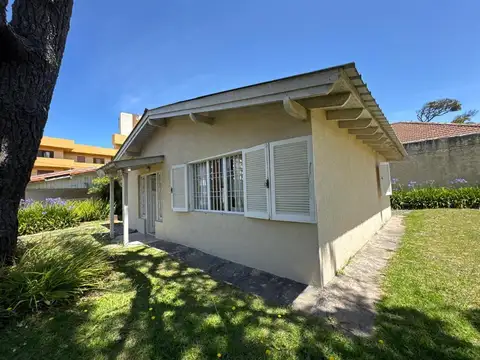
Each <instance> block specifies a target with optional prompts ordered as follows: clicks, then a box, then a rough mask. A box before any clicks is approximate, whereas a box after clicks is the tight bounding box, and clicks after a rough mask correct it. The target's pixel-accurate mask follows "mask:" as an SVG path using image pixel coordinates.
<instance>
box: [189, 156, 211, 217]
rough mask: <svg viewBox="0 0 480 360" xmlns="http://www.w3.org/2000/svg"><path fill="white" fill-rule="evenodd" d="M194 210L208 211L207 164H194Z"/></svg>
mask: <svg viewBox="0 0 480 360" xmlns="http://www.w3.org/2000/svg"><path fill="white" fill-rule="evenodd" d="M193 208H194V210H208V188H207V163H206V162H203V163H198V164H193Z"/></svg>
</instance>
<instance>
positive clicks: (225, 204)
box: [191, 154, 244, 213]
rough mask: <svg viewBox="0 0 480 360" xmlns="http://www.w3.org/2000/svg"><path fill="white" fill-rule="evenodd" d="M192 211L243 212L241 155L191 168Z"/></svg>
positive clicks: (197, 164)
mask: <svg viewBox="0 0 480 360" xmlns="http://www.w3.org/2000/svg"><path fill="white" fill-rule="evenodd" d="M191 169H192V180H193V184H192V185H193V186H192V187H193V191H192V193H193V194H192V195H193V209H194V210H209V211H219V212H238V213H243V210H244V205H243V167H242V154H235V155H230V156H226V157H221V158H218V159H212V160H207V161H204V162H200V163H196V164H192V165H191Z"/></svg>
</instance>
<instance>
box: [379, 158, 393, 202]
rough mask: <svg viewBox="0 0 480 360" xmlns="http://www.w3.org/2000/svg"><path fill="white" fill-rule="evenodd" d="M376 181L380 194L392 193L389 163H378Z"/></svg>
mask: <svg viewBox="0 0 480 360" xmlns="http://www.w3.org/2000/svg"><path fill="white" fill-rule="evenodd" d="M378 182H379V188H380V193H381V195H382V196H391V195H392V176H391V174H390V163H389V162H381V163H378Z"/></svg>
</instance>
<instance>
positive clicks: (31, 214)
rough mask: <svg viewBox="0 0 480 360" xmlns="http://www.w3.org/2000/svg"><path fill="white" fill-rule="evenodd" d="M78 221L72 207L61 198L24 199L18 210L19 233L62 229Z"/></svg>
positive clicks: (26, 233)
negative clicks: (43, 199)
mask: <svg viewBox="0 0 480 360" xmlns="http://www.w3.org/2000/svg"><path fill="white" fill-rule="evenodd" d="M78 223H79V219H78V218H77V216H75V213H74V211H73V207H72V206H69V205H67V203H66V202H65V201H63V200H62V199H46V200H45V201H44V202H43V203H42V202H33V201H31V200H25V201H22V202H21V203H20V208H19V210H18V234H19V235H29V234H35V233H39V232H42V231H49V230H56V229H64V228H67V227H72V226H75V225H78Z"/></svg>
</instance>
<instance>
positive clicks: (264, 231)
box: [129, 104, 320, 284]
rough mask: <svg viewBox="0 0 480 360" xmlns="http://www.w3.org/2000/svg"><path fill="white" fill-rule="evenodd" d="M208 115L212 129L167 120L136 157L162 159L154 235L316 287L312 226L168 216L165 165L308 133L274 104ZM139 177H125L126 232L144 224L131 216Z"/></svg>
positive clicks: (206, 215)
mask: <svg viewBox="0 0 480 360" xmlns="http://www.w3.org/2000/svg"><path fill="white" fill-rule="evenodd" d="M215 116H216V119H215V121H216V122H215V125H214V126H212V127H210V126H208V125H204V124H195V123H193V122H192V121H191V120H190V119H189V118H187V117H182V118H176V119H174V120H169V121H168V124H167V127H166V128H161V129H158V130H157V131H156V132H155V133H154V135H153V136H152V138H151V140H150V141H149V142H148V143H147V144H146V145H145V147H144V149H143V152H142V155H143V156H154V155H164V156H165V162H164V163H163V164H162V166H161V168H162V171H163V178H164V182H163V184H164V186H163V190H162V192H163V194H162V199H163V204H164V211H163V222H161V223H160V222H157V223H156V236H157V237H158V238H161V239H165V240H169V241H173V242H177V243H182V244H185V245H187V246H191V247H195V248H198V249H200V250H203V251H205V252H207V253H210V254H213V255H216V256H219V257H222V258H225V259H228V260H231V261H234V262H238V263H241V264H245V265H247V266H251V267H254V268H257V269H260V270H264V271H268V272H270V273H273V274H276V275H279V276H282V277H287V278H290V279H293V280H297V281H299V282H302V283H307V284H308V283H310V284H318V283H319V280H320V266H319V259H318V240H317V239H318V236H317V226H316V224H305V223H293V222H281V221H270V220H260V219H251V218H246V217H244V216H243V215H233V214H218V213H206V212H188V213H178V212H173V211H172V210H171V198H170V169H171V166H172V165H176V164H183V163H187V162H191V161H195V160H199V159H203V158H206V157H211V156H216V155H220V154H223V153H227V152H231V151H236V150H241V149H243V148H248V147H251V146H255V145H259V144H262V143H265V142H269V141H275V140H280V139H286V138H293V137H298V136H304V135H309V134H311V125H310V123H308V122H305V123H303V122H300V121H298V120H296V119H294V118H292V117H290V116H288V115H287V114H286V113H285V112H284V110H283V108H282V107H281V105H280V104H279V105H271V106H264V107H252V108H247V109H242V110H236V111H231V112H222V113H216V114H215ZM153 170H154V168H152V169H151V170H150V171H153ZM139 173H140V172H139V171H132V172H131V173H130V174H129V221H130V224H131V225H130V226H131V227H135V228H136V229H138V230H139V231H141V232H144V227H145V225H144V223H145V221H144V220H143V219H139V218H138V198H137V197H138V195H137V192H138V174H139Z"/></svg>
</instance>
